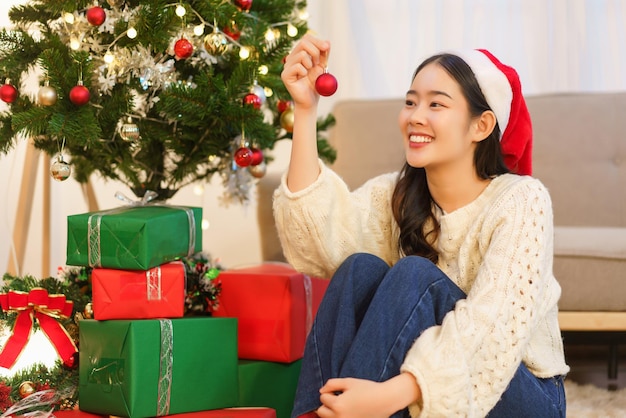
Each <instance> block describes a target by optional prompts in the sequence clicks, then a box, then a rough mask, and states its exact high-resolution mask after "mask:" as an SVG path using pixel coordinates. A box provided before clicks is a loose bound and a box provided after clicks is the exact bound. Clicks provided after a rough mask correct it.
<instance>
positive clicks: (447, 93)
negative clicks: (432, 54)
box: [398, 63, 475, 175]
mask: <svg viewBox="0 0 626 418" xmlns="http://www.w3.org/2000/svg"><path fill="white" fill-rule="evenodd" d="M398 122H399V124H400V130H401V132H402V134H403V138H404V146H405V154H406V160H407V162H408V163H409V165H411V166H412V167H423V168H425V169H426V171H427V173H428V174H429V175H430V174H431V173H435V172H437V171H441V170H443V169H445V170H446V171H450V170H452V171H458V170H459V169H460V170H461V171H464V170H465V169H468V170H472V171H473V170H474V168H473V167H474V149H475V141H474V139H473V137H472V135H471V134H470V133H471V130H470V128H471V124H472V119H471V117H470V113H469V106H468V103H467V100H466V99H465V97H464V96H463V93H462V92H461V87H460V86H459V84H458V83H457V82H456V81H455V80H454V79H453V78H452V77H451V76H450V75H449V74H448V73H447V72H446V71H445V70H444V69H443V68H442V67H441V66H440V65H439V64H437V63H431V64H429V65H427V66H426V67H424V68H423V69H422V70H421V71H420V72H419V73H418V74H417V75H416V76H415V78H414V79H413V82H412V84H411V88H410V89H409V91H408V92H407V93H406V102H405V106H404V107H403V108H402V110H401V112H400V115H399V117H398Z"/></svg>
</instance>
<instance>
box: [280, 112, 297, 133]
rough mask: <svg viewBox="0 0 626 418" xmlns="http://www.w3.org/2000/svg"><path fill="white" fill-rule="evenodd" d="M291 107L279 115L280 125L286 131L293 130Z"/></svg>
mask: <svg viewBox="0 0 626 418" xmlns="http://www.w3.org/2000/svg"><path fill="white" fill-rule="evenodd" d="M293 118H294V114H293V109H291V108H289V109H287V110H285V111H284V112H283V113H282V114H281V115H280V126H281V127H282V128H283V129H284V130H286V131H287V132H293Z"/></svg>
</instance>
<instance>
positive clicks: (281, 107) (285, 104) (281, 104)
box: [276, 100, 292, 113]
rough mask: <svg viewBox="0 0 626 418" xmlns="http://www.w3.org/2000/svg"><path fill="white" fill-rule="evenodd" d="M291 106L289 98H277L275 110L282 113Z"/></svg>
mask: <svg viewBox="0 0 626 418" xmlns="http://www.w3.org/2000/svg"><path fill="white" fill-rule="evenodd" d="M291 106H292V102H291V100H279V101H278V103H276V110H278V113H283V112H284V111H285V110H287V109H289V108H290V107H291Z"/></svg>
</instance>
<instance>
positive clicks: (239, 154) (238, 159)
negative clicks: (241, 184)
mask: <svg viewBox="0 0 626 418" xmlns="http://www.w3.org/2000/svg"><path fill="white" fill-rule="evenodd" d="M251 162H252V151H250V148H248V147H246V146H241V147H239V149H237V151H235V163H236V164H237V165H238V166H239V167H248V166H249V165H250V163H251Z"/></svg>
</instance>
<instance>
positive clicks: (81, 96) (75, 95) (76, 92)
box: [70, 81, 91, 106]
mask: <svg viewBox="0 0 626 418" xmlns="http://www.w3.org/2000/svg"><path fill="white" fill-rule="evenodd" d="M90 96H91V95H90V93H89V89H87V87H85V86H83V82H82V81H79V82H78V84H77V85H76V86H74V87H72V90H70V102H72V103H74V104H75V105H76V106H83V105H86V104H87V103H88V102H89V97H90Z"/></svg>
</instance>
